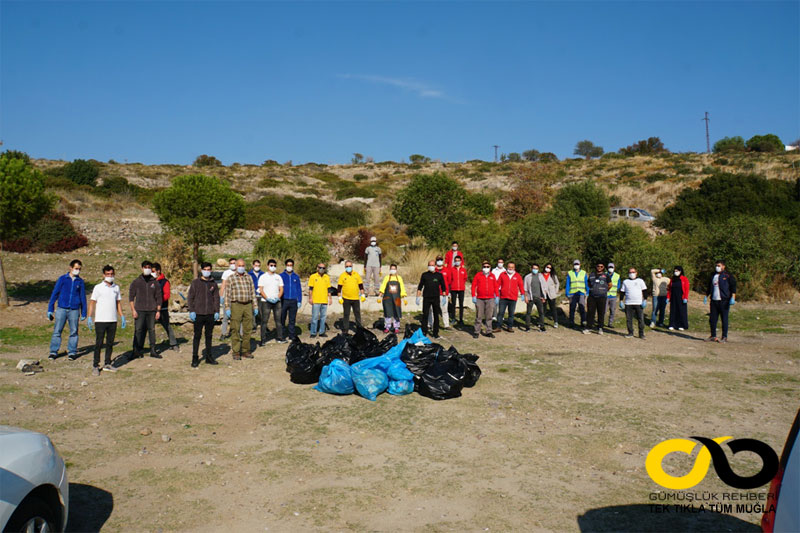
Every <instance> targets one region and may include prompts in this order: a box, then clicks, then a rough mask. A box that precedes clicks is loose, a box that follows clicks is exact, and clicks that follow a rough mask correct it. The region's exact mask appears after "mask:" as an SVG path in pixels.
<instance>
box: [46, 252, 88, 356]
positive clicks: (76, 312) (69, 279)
mask: <svg viewBox="0 0 800 533" xmlns="http://www.w3.org/2000/svg"><path fill="white" fill-rule="evenodd" d="M81 268H83V263H81V262H80V260H78V259H73V260H72V261H70V262H69V270H68V271H67V273H66V274H64V275H62V276H61V277H59V278H58V281H56V286H55V287H53V292H52V293H51V294H50V301H49V302H48V304H47V318H48V319H49V320H50V321H51V322H52V321H54V320H55V324H53V335H52V336H51V337H50V353H49V355H48V359H50V360H51V361H53V360H55V358H56V357H58V350H60V349H61V333H62V332H63V331H64V326H65V325H66V324H69V339H67V358H68V359H69V360H70V361H74V360H75V359H77V358H78V353H77V352H78V321H79V320H85V319H86V284H85V283H84V282H83V279H81ZM56 302H58V308H57V309H55V305H56Z"/></svg>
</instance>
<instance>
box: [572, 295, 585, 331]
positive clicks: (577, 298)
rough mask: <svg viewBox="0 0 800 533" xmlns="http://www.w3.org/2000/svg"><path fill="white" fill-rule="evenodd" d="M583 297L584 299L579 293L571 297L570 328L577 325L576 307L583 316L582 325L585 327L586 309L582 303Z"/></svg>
mask: <svg viewBox="0 0 800 533" xmlns="http://www.w3.org/2000/svg"><path fill="white" fill-rule="evenodd" d="M583 297H584V295H583V294H581V293H579V292H576V293H575V294H573V295H572V296H570V297H569V325H570V326H574V325H575V307H576V306H577V307H578V312H579V313H580V315H581V325H584V324H585V323H586V308H585V307H584V306H583V304H582V303H581V298H583Z"/></svg>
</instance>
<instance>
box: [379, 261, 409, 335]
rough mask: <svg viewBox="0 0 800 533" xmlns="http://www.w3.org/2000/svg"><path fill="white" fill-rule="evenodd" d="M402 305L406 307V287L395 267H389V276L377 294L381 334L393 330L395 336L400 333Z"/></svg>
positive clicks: (394, 265)
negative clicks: (381, 310)
mask: <svg viewBox="0 0 800 533" xmlns="http://www.w3.org/2000/svg"><path fill="white" fill-rule="evenodd" d="M401 300H402V302H403V305H408V301H407V300H406V287H405V285H404V284H403V278H402V276H400V274H398V273H397V265H396V264H394V263H392V264H391V265H389V275H388V276H386V277H385V278H383V282H382V283H381V288H380V291H379V294H378V303H380V304H383V332H384V333H389V331H391V330H392V328H394V332H395V334H399V333H400V319H402V318H403V308H402V306H401V305H400V302H401Z"/></svg>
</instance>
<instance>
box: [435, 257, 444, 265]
mask: <svg viewBox="0 0 800 533" xmlns="http://www.w3.org/2000/svg"><path fill="white" fill-rule="evenodd" d="M443 264H444V261H442V260H441V259H440V260H438V261H436V266H442V265H443Z"/></svg>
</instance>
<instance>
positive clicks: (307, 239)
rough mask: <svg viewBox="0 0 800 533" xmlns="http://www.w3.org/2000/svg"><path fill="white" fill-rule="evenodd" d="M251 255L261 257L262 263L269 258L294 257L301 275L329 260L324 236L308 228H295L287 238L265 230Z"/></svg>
mask: <svg viewBox="0 0 800 533" xmlns="http://www.w3.org/2000/svg"><path fill="white" fill-rule="evenodd" d="M253 256H254V257H258V258H259V259H261V262H262V263H266V261H267V260H268V259H270V258H272V259H275V260H277V261H278V262H279V263H283V261H285V260H286V259H290V258H291V259H294V262H295V263H294V266H295V270H296V271H297V273H298V274H301V275H305V274H310V273H312V272H314V271H315V270H316V268H317V264H318V263H327V262H328V261H330V254H329V253H328V247H327V241H326V240H325V238H324V237H323V236H322V235H320V234H319V233H318V232H315V231H312V230H308V229H296V230H294V231H292V233H291V234H290V235H289V238H288V239H287V238H286V237H284V236H283V235H280V234H277V233H274V232H267V233H265V234H264V235H262V236H261V238H260V239H259V240H258V241H257V242H256V244H255V247H254V248H253Z"/></svg>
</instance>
